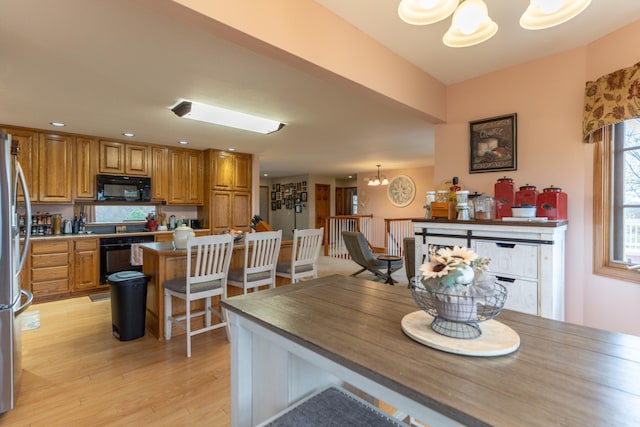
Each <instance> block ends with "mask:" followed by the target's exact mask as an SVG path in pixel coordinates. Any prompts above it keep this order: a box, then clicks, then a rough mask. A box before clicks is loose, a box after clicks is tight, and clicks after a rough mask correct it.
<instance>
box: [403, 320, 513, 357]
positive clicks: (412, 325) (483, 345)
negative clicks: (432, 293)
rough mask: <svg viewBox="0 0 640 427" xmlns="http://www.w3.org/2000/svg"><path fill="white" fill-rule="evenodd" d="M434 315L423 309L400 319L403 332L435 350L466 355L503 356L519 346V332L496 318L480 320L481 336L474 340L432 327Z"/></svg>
mask: <svg viewBox="0 0 640 427" xmlns="http://www.w3.org/2000/svg"><path fill="white" fill-rule="evenodd" d="M432 321H433V317H431V316H430V315H428V314H427V313H425V312H424V311H422V310H418V311H414V312H413V313H409V314H407V315H406V316H404V317H403V318H402V322H401V324H402V331H403V332H404V333H405V334H407V336H409V338H411V339H413V340H415V341H418V342H419V343H421V344H424V345H426V346H428V347H431V348H435V349H436V350H441V351H446V352H447V353H455V354H462V355H465V356H482V357H489V356H503V355H505V354H509V353H513V352H514V351H516V350H517V349H518V348H519V347H520V337H519V336H518V334H517V333H516V332H515V331H514V330H513V329H511V328H510V327H508V326H507V325H504V324H502V323H500V322H498V321H496V320H488V321H486V322H481V323H480V324H479V325H480V329H481V330H482V335H480V336H479V337H478V338H473V339H460V338H451V337H447V336H444V335H441V334H439V333H437V332H435V331H434V330H433V329H431V322H432Z"/></svg>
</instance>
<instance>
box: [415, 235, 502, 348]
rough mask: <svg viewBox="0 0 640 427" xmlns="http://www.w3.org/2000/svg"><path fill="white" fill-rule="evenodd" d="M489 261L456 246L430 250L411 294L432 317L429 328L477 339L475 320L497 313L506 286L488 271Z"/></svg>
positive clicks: (484, 318)
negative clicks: (434, 250)
mask: <svg viewBox="0 0 640 427" xmlns="http://www.w3.org/2000/svg"><path fill="white" fill-rule="evenodd" d="M489 261H490V260H489V259H488V258H480V257H478V256H477V255H476V254H475V253H474V252H473V251H471V250H469V249H467V248H464V247H458V246H454V247H453V248H440V249H439V250H438V251H437V252H432V253H430V255H429V262H427V263H425V264H423V265H422V266H421V267H420V272H421V275H422V277H421V280H419V281H417V283H414V284H413V285H412V287H411V293H412V295H413V299H414V301H415V302H416V304H417V305H418V307H420V308H421V309H422V310H424V311H425V312H426V313H427V314H429V315H430V316H432V317H433V321H432V323H431V329H433V330H434V331H435V332H437V333H439V334H442V335H445V336H448V337H452V338H462V339H472V338H477V337H479V336H480V335H482V331H481V329H480V326H479V325H478V323H479V322H483V321H486V320H490V319H493V318H494V317H496V316H497V315H498V314H500V311H501V310H502V307H503V306H504V303H505V301H506V299H507V289H506V288H505V287H504V286H502V285H501V284H499V283H496V282H495V280H494V278H493V276H492V275H491V274H490V273H489V268H488V264H489Z"/></svg>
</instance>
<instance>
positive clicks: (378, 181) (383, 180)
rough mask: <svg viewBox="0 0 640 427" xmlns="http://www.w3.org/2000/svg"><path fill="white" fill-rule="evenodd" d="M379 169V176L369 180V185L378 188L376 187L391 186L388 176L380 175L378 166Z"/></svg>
mask: <svg viewBox="0 0 640 427" xmlns="http://www.w3.org/2000/svg"><path fill="white" fill-rule="evenodd" d="M376 166H377V168H378V174H377V175H376V176H372V177H371V178H369V182H368V183H367V185H371V186H376V185H389V180H388V179H387V177H386V176H384V175H380V165H376Z"/></svg>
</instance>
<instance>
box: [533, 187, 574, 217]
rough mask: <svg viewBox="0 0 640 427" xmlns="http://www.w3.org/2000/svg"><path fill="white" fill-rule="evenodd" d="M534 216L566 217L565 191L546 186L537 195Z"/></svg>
mask: <svg viewBox="0 0 640 427" xmlns="http://www.w3.org/2000/svg"><path fill="white" fill-rule="evenodd" d="M536 211H537V212H536V216H540V217H547V218H548V219H550V220H556V219H568V218H567V193H563V192H562V189H561V188H558V187H554V186H553V185H552V186H551V187H547V188H545V189H544V190H543V191H542V194H540V195H538V209H537V210H536Z"/></svg>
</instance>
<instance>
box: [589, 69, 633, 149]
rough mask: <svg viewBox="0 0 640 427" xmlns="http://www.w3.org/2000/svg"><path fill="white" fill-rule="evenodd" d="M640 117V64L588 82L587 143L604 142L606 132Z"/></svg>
mask: <svg viewBox="0 0 640 427" xmlns="http://www.w3.org/2000/svg"><path fill="white" fill-rule="evenodd" d="M636 117H640V62H639V63H637V64H636V65H634V66H632V67H628V68H623V69H620V70H618V71H614V72H613V73H611V74H607V75H605V76H602V77H600V78H599V79H598V80H596V81H590V82H587V84H586V88H585V91H584V113H583V118H582V133H583V137H584V141H585V142H597V141H598V140H601V139H602V129H603V128H604V127H605V126H608V125H613V124H616V123H619V122H622V121H624V120H627V119H633V118H636Z"/></svg>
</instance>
